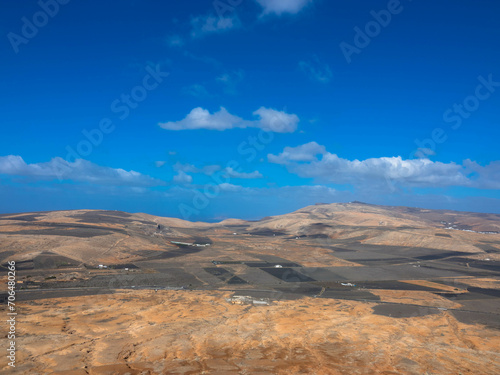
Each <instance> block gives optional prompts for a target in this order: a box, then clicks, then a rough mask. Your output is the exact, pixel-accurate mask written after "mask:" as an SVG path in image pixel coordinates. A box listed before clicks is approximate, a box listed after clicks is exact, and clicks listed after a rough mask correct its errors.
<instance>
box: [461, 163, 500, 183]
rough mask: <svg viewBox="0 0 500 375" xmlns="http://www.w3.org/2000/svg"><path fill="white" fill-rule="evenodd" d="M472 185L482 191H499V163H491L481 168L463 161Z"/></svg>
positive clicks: (476, 164)
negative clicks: (469, 174)
mask: <svg viewBox="0 0 500 375" xmlns="http://www.w3.org/2000/svg"><path fill="white" fill-rule="evenodd" d="M464 166H465V167H466V168H467V171H468V172H469V173H471V174H472V176H471V177H470V178H471V179H472V181H473V184H474V185H475V186H477V187H479V188H483V189H500V161H498V160H497V161H492V162H491V163H490V164H488V165H486V166H484V167H483V166H481V165H479V164H478V163H477V162H475V161H471V160H469V159H467V160H465V161H464Z"/></svg>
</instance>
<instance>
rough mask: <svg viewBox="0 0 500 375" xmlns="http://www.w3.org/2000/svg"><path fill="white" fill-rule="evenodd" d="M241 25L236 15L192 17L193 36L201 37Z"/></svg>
mask: <svg viewBox="0 0 500 375" xmlns="http://www.w3.org/2000/svg"><path fill="white" fill-rule="evenodd" d="M240 26H241V23H240V20H239V19H238V17H237V16H236V15H231V16H229V17H217V16H214V15H210V14H209V15H206V16H197V17H193V18H192V19H191V36H192V37H193V38H199V37H202V36H204V35H207V34H213V33H221V32H224V31H228V30H231V29H234V28H238V27H240Z"/></svg>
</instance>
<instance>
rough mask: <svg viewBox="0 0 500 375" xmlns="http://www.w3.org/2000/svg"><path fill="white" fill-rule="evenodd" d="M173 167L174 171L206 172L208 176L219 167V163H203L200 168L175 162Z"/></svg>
mask: <svg viewBox="0 0 500 375" xmlns="http://www.w3.org/2000/svg"><path fill="white" fill-rule="evenodd" d="M173 168H174V170H175V171H178V172H187V173H203V174H206V175H207V176H210V175H212V174H214V173H215V172H217V171H219V170H220V169H221V167H220V166H219V165H205V166H204V167H202V168H198V167H195V166H194V165H192V164H183V163H180V162H177V163H175V164H174V166H173Z"/></svg>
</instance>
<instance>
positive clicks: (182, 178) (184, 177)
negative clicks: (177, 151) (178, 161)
mask: <svg viewBox="0 0 500 375" xmlns="http://www.w3.org/2000/svg"><path fill="white" fill-rule="evenodd" d="M173 181H174V182H176V183H178V184H190V183H191V182H193V177H191V176H190V175H188V174H187V173H186V172H184V171H179V173H178V174H176V175H175V176H174V178H173Z"/></svg>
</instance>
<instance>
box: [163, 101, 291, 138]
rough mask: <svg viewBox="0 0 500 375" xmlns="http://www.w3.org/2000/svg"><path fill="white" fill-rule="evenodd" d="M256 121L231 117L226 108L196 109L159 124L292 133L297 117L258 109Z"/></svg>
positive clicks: (182, 127) (170, 127)
mask: <svg viewBox="0 0 500 375" xmlns="http://www.w3.org/2000/svg"><path fill="white" fill-rule="evenodd" d="M253 115H254V116H256V117H257V119H256V120H244V119H242V118H241V117H238V116H235V115H232V114H231V113H229V112H228V111H227V110H226V108H224V107H221V108H220V110H219V111H218V112H214V113H213V114H212V113H210V112H209V111H208V110H207V109H203V108H201V107H197V108H194V109H192V110H191V112H189V114H188V115H187V116H186V117H185V118H184V119H182V120H180V121H170V122H165V123H160V124H159V125H160V127H162V128H163V129H167V130H194V129H208V130H219V131H222V130H227V129H234V128H249V127H253V128H260V129H263V130H266V131H272V132H276V133H292V132H294V131H295V130H296V129H297V125H298V123H299V117H298V116H297V115H295V114H288V113H285V112H284V111H278V110H275V109H271V108H265V107H260V108H259V109H258V110H256V111H255V112H253Z"/></svg>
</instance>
